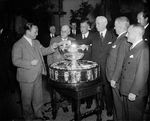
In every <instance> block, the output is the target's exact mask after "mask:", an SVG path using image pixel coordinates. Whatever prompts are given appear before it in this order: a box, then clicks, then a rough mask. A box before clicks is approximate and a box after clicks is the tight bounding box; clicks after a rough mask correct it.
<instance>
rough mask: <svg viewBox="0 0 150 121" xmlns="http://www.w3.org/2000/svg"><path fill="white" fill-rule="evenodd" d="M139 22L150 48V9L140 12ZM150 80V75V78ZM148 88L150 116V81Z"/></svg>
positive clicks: (148, 111) (149, 111)
mask: <svg viewBox="0 0 150 121" xmlns="http://www.w3.org/2000/svg"><path fill="white" fill-rule="evenodd" d="M137 22H138V23H139V24H140V25H142V26H143V27H144V29H145V33H144V35H143V38H144V40H145V42H146V43H148V45H149V47H150V25H149V11H148V9H146V8H145V9H144V10H142V11H140V12H139V13H138V14H137ZM148 78H149V79H150V74H149V77H148ZM148 86H149V87H148V88H149V91H148V92H149V98H148V109H147V110H146V112H147V113H149V114H150V81H149V82H148Z"/></svg>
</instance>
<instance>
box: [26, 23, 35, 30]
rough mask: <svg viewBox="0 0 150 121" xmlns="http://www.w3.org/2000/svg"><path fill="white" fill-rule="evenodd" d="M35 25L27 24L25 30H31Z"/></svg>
mask: <svg viewBox="0 0 150 121" xmlns="http://www.w3.org/2000/svg"><path fill="white" fill-rule="evenodd" d="M33 25H35V24H33V23H26V24H25V26H24V30H25V31H26V30H31V28H32V26H33Z"/></svg>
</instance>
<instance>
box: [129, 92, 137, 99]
mask: <svg viewBox="0 0 150 121" xmlns="http://www.w3.org/2000/svg"><path fill="white" fill-rule="evenodd" d="M135 98H136V95H135V94H133V93H129V95H128V99H129V100H130V101H134V100H135Z"/></svg>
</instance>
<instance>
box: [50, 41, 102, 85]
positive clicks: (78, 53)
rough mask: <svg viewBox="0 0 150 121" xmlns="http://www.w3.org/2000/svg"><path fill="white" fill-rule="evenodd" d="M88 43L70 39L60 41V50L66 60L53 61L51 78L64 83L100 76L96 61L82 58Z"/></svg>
mask: <svg viewBox="0 0 150 121" xmlns="http://www.w3.org/2000/svg"><path fill="white" fill-rule="evenodd" d="M85 49H88V48H87V46H86V45H78V44H76V43H73V42H70V41H62V42H60V43H59V47H58V50H59V52H60V54H61V55H62V56H63V57H64V61H60V62H56V63H53V64H52V65H51V66H50V68H49V73H50V74H49V75H50V78H51V79H52V80H54V81H58V82H62V83H71V84H79V83H80V82H88V81H93V80H95V79H96V78H98V77H99V66H98V64H97V63H96V62H93V61H88V60H82V58H83V56H84V50H85Z"/></svg>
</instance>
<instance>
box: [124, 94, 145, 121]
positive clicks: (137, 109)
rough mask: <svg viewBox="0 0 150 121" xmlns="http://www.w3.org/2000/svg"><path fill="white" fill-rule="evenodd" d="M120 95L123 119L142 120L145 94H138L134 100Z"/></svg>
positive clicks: (129, 120)
mask: <svg viewBox="0 0 150 121" xmlns="http://www.w3.org/2000/svg"><path fill="white" fill-rule="evenodd" d="M122 97H123V110H124V113H125V121H143V117H144V111H145V107H146V102H147V96H140V95H138V96H137V97H136V100H135V101H130V100H129V99H128V97H127V96H122Z"/></svg>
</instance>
